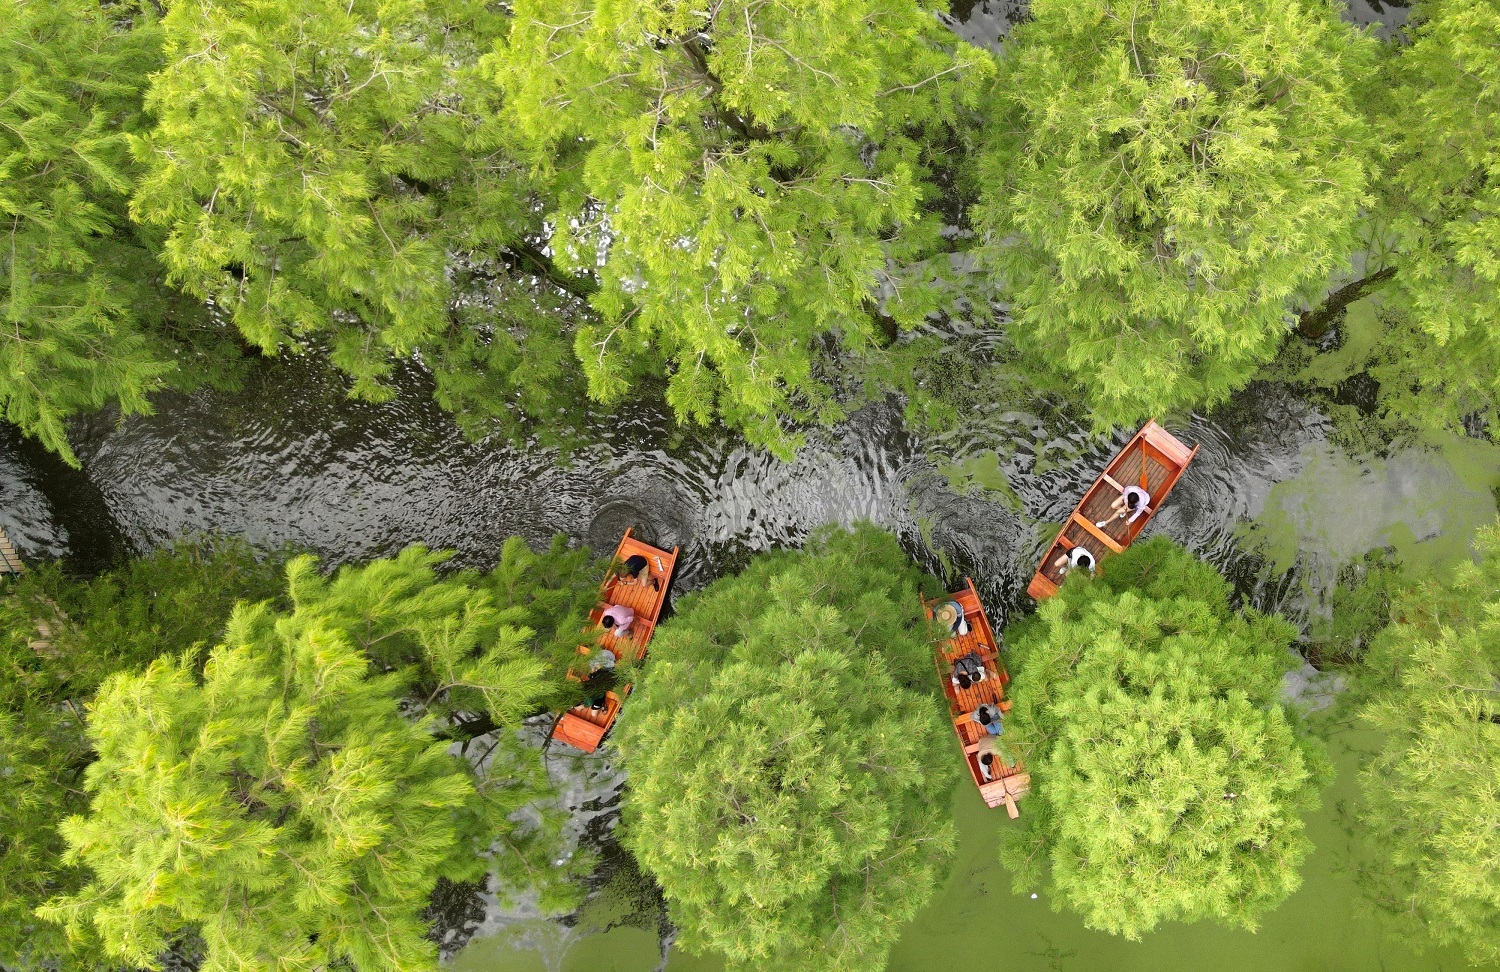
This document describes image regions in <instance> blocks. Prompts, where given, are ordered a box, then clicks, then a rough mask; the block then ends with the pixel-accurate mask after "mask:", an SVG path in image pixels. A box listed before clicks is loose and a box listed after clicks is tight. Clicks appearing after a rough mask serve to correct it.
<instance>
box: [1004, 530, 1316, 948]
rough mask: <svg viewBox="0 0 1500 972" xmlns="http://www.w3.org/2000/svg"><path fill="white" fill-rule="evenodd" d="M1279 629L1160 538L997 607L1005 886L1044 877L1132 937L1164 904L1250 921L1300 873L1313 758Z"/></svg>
mask: <svg viewBox="0 0 1500 972" xmlns="http://www.w3.org/2000/svg"><path fill="white" fill-rule="evenodd" d="M1292 636H1293V631H1292V628H1291V626H1290V625H1289V624H1287V623H1286V622H1285V621H1283V620H1281V619H1279V618H1275V617H1269V616H1266V615H1262V614H1257V613H1255V612H1253V611H1243V612H1234V611H1231V610H1230V608H1229V586H1228V584H1226V583H1225V582H1224V579H1223V578H1222V577H1220V576H1219V574H1218V572H1217V571H1215V570H1214V569H1213V568H1212V567H1211V566H1209V565H1207V564H1203V563H1201V562H1199V561H1198V560H1196V559H1195V558H1194V557H1193V556H1192V555H1191V554H1189V553H1188V552H1187V551H1185V550H1183V549H1182V548H1180V547H1177V546H1175V545H1173V544H1172V543H1171V542H1170V541H1168V540H1166V539H1165V538H1157V539H1153V540H1150V541H1147V542H1145V543H1141V544H1136V545H1135V546H1133V547H1132V548H1131V549H1130V550H1128V551H1126V552H1125V553H1123V554H1120V555H1118V556H1116V557H1114V558H1112V559H1111V560H1110V561H1109V563H1108V564H1107V570H1105V571H1104V572H1103V573H1102V574H1101V576H1100V577H1099V578H1098V579H1097V580H1094V581H1088V580H1086V579H1082V578H1079V577H1076V576H1075V577H1074V578H1070V579H1069V581H1068V583H1066V584H1064V585H1063V588H1062V591H1061V592H1060V593H1059V594H1058V595H1057V596H1055V597H1053V598H1051V599H1049V600H1048V601H1046V602H1044V603H1043V604H1042V605H1041V607H1040V609H1039V610H1038V613H1037V614H1036V615H1034V616H1033V617H1031V618H1028V619H1026V620H1024V621H1021V622H1019V623H1017V624H1015V625H1013V626H1012V627H1011V629H1010V630H1009V631H1007V633H1006V640H1007V641H1008V642H1009V644H1010V646H1011V648H1010V651H1011V663H1010V667H1011V670H1012V672H1013V673H1014V674H1015V686H1016V687H1015V690H1014V692H1013V695H1012V700H1013V703H1014V708H1013V709H1012V710H1011V714H1010V723H1009V725H1010V726H1014V727H1015V728H1016V729H1017V730H1018V731H1019V733H1020V735H1021V738H1023V739H1026V740H1029V741H1030V744H1031V751H1030V753H1029V755H1028V756H1027V765H1028V766H1029V768H1030V770H1031V777H1032V796H1031V797H1030V799H1029V800H1028V801H1027V811H1028V812H1027V813H1026V815H1025V818H1024V821H1023V823H1024V827H1021V828H1011V829H1007V830H1006V831H1005V832H1004V836H1003V838H1002V845H1001V857H1002V859H1003V860H1004V861H1005V862H1006V864H1007V866H1008V867H1010V868H1011V870H1012V872H1013V873H1014V874H1015V875H1016V886H1017V888H1018V889H1031V888H1036V887H1040V886H1042V885H1043V884H1044V883H1050V885H1051V889H1052V892H1053V894H1054V895H1055V906H1056V907H1059V908H1061V907H1062V906H1063V905H1067V906H1068V907H1070V908H1072V909H1073V910H1075V911H1077V912H1079V913H1080V914H1082V915H1083V917H1084V922H1085V923H1086V924H1087V925H1088V926H1089V927H1091V928H1098V929H1101V930H1104V931H1108V932H1111V933H1112V934H1118V935H1124V936H1126V937H1127V938H1130V939H1137V938H1139V937H1140V936H1141V935H1142V934H1143V933H1145V932H1149V931H1151V930H1152V929H1154V928H1155V927H1156V926H1157V925H1158V924H1160V923H1161V922H1162V921H1167V920H1180V921H1196V920H1198V919H1202V918H1210V917H1211V918H1215V919H1217V920H1219V921H1222V922H1225V923H1227V924H1231V925H1238V926H1241V927H1245V928H1250V929H1252V930H1253V929H1254V928H1255V924H1256V920H1257V919H1258V918H1259V916H1260V915H1262V914H1264V913H1265V912H1267V911H1269V910H1270V909H1272V908H1274V907H1276V905H1278V904H1279V903H1281V902H1282V901H1283V900H1285V898H1286V897H1287V895H1289V894H1291V893H1292V891H1294V890H1295V889H1296V888H1297V885H1298V884H1299V882H1300V878H1299V876H1298V868H1299V867H1300V865H1301V864H1302V861H1303V859H1304V858H1306V856H1307V853H1308V851H1309V850H1310V849H1311V844H1310V843H1309V842H1308V840H1307V838H1306V837H1305V836H1304V834H1303V824H1302V820H1301V815H1302V814H1303V813H1305V812H1306V811H1308V810H1310V809H1312V808H1313V807H1314V806H1316V804H1317V795H1318V790H1319V788H1320V784H1321V782H1322V779H1321V778H1322V777H1323V776H1324V775H1325V767H1326V766H1327V765H1328V764H1327V761H1326V758H1325V757H1324V756H1323V754H1322V751H1321V749H1320V748H1319V747H1316V746H1315V745H1314V744H1312V743H1311V742H1310V741H1307V740H1302V739H1299V738H1298V736H1297V734H1296V733H1295V732H1294V730H1293V726H1292V722H1291V719H1290V718H1289V717H1288V716H1287V714H1286V713H1285V712H1284V711H1283V709H1282V707H1281V705H1280V703H1279V700H1278V690H1279V686H1280V679H1281V675H1282V674H1283V673H1284V672H1285V671H1286V670H1287V669H1288V668H1289V667H1290V662H1291V659H1290V655H1289V653H1288V650H1287V649H1288V646H1289V644H1290V642H1291V639H1292ZM1007 731H1009V726H1008V727H1007Z"/></svg>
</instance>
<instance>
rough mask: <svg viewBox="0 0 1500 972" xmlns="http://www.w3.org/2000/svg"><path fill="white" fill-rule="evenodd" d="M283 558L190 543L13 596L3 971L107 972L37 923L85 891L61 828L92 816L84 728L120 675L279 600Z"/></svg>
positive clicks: (0, 736)
mask: <svg viewBox="0 0 1500 972" xmlns="http://www.w3.org/2000/svg"><path fill="white" fill-rule="evenodd" d="M280 562H281V561H280V558H276V557H267V558H259V557H257V556H256V554H255V552H254V551H253V550H251V549H250V548H249V547H248V546H246V545H245V544H243V543H237V542H232V541H228V540H222V539H220V540H214V541H206V540H205V541H195V542H184V543H181V544H178V545H176V546H174V547H172V548H169V549H165V550H159V551H156V552H155V553H152V554H151V555H149V556H147V557H142V558H140V559H139V560H135V561H131V562H130V563H128V564H126V565H124V566H122V567H120V568H118V569H115V570H112V571H109V572H107V573H105V574H102V575H100V576H98V577H95V578H91V579H88V580H79V579H76V578H73V577H70V576H68V575H67V574H65V573H64V572H63V571H62V570H61V569H60V568H59V567H58V566H57V565H56V564H37V565H33V566H34V569H32V570H31V571H28V572H27V573H26V574H25V575H22V576H21V577H18V578H11V579H9V580H7V581H5V582H4V583H3V585H0V780H4V784H3V788H4V789H3V792H4V797H5V798H4V799H3V800H0V966H4V967H5V968H7V969H16V970H23V969H28V970H29V969H43V968H45V969H62V970H69V972H72V970H77V972H84V970H97V969H99V968H101V967H104V966H106V965H108V964H109V960H108V958H107V957H106V956H105V954H104V952H103V950H102V948H101V947H100V943H99V941H98V939H97V937H95V936H93V935H89V934H84V935H79V936H73V937H72V938H71V940H70V937H69V936H66V935H65V934H64V932H63V930H62V929H61V928H58V927H57V926H55V925H52V924H50V923H48V922H44V921H42V920H40V919H39V918H37V917H36V915H35V914H34V913H33V912H34V910H35V909H36V908H37V906H38V905H41V904H43V903H44V902H45V901H46V900H47V899H48V898H51V897H54V896H56V895H59V894H65V893H69V892H71V891H76V890H77V889H78V888H79V887H81V886H82V885H83V883H84V881H85V872H84V871H83V870H82V869H79V868H75V867H70V866H68V865H67V864H66V863H65V862H64V861H63V853H64V851H65V849H66V845H65V844H64V842H63V839H62V837H61V836H60V835H59V834H58V832H57V828H58V825H59V824H60V823H61V822H62V821H63V820H64V819H65V818H66V817H67V816H68V815H70V814H76V813H80V812H82V811H83V810H85V809H86V808H87V804H88V800H87V797H86V795H85V794H84V793H83V792H82V780H83V774H84V771H85V770H86V769H87V768H88V766H89V764H90V762H91V761H92V760H93V758H94V753H93V749H92V746H91V745H90V743H89V740H88V737H87V734H86V733H85V726H84V718H85V714H86V711H87V707H88V704H89V702H90V701H91V700H92V699H93V697H94V695H95V693H96V692H97V691H98V689H99V686H100V685H101V684H102V683H103V682H105V681H106V680H107V679H108V678H109V677H110V676H111V675H113V674H114V673H116V672H120V671H129V670H133V669H136V668H138V667H140V666H143V665H146V664H149V663H150V662H151V661H152V660H153V659H155V658H157V657H159V656H161V655H163V654H166V655H173V656H175V655H177V654H178V653H180V652H183V651H186V650H188V649H190V648H192V646H194V645H195V644H199V643H202V642H207V641H213V640H216V639H218V638H219V636H220V635H221V634H222V633H223V630H224V623H225V621H226V620H227V619H228V617H229V614H230V612H231V610H232V609H233V608H234V605H235V603H236V602H237V601H238V600H240V599H249V600H256V601H258V600H262V599H268V598H274V597H275V596H276V595H277V592H278V590H284V585H283V584H282V583H281V571H280V566H279V565H280Z"/></svg>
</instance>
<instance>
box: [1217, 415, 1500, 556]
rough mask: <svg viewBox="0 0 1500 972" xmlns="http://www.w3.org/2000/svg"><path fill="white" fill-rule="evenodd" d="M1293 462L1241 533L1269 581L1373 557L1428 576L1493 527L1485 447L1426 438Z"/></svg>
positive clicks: (1494, 457)
mask: <svg viewBox="0 0 1500 972" xmlns="http://www.w3.org/2000/svg"><path fill="white" fill-rule="evenodd" d="M1301 459H1302V463H1301V467H1302V468H1301V471H1300V472H1298V473H1297V475H1295V476H1293V477H1292V478H1290V479H1287V480H1284V481H1282V482H1280V483H1277V484H1276V485H1275V486H1274V487H1273V488H1272V489H1271V492H1270V495H1269V496H1268V497H1267V499H1266V503H1265V507H1264V509H1263V510H1262V511H1261V513H1260V514H1259V515H1258V516H1256V517H1255V519H1254V520H1253V521H1251V522H1250V523H1249V524H1247V525H1245V526H1243V527H1242V528H1241V535H1242V536H1243V537H1244V539H1245V540H1246V541H1248V543H1249V544H1250V545H1251V546H1252V547H1254V548H1255V549H1257V550H1258V551H1259V552H1260V553H1261V554H1262V555H1263V556H1265V557H1266V559H1267V560H1268V561H1269V562H1270V564H1271V566H1272V569H1273V570H1274V571H1275V572H1276V573H1286V572H1287V571H1289V570H1291V569H1292V568H1293V567H1294V566H1297V565H1298V564H1299V563H1303V564H1304V565H1306V563H1307V562H1309V561H1310V562H1312V563H1314V564H1318V565H1321V566H1322V567H1323V568H1325V569H1328V568H1331V569H1333V570H1335V571H1336V570H1337V569H1338V568H1339V567H1341V566H1343V565H1345V564H1349V563H1352V562H1354V561H1357V560H1359V559H1360V558H1362V557H1363V556H1364V555H1365V554H1366V553H1368V552H1370V551H1372V550H1379V549H1388V550H1390V551H1391V552H1392V553H1393V554H1394V555H1395V557H1396V558H1397V559H1398V560H1400V561H1401V562H1402V563H1403V565H1405V566H1406V567H1407V568H1408V569H1412V570H1416V571H1426V570H1430V569H1431V568H1433V567H1436V566H1441V565H1445V564H1451V563H1456V562H1457V561H1459V560H1461V559H1465V558H1467V557H1470V556H1472V548H1471V541H1472V537H1473V535H1474V532H1475V530H1477V529H1478V528H1479V527H1480V526H1483V525H1484V524H1486V523H1489V522H1491V521H1492V520H1493V519H1494V518H1495V512H1496V493H1495V489H1496V487H1497V486H1500V445H1496V444H1494V443H1490V442H1483V441H1480V440H1477V439H1472V438H1467V437H1465V436H1460V435H1453V434H1444V433H1437V432H1429V433H1426V434H1425V435H1423V436H1421V437H1419V438H1418V439H1417V440H1416V441H1414V442H1411V443H1409V444H1406V445H1402V446H1399V447H1397V448H1394V449H1392V450H1390V451H1389V453H1388V454H1386V455H1376V454H1366V455H1362V456H1351V455H1349V454H1347V453H1345V452H1343V451H1341V450H1338V449H1336V448H1335V447H1333V446H1330V445H1328V444H1326V443H1310V444H1309V445H1307V446H1305V447H1304V448H1303V452H1302V456H1301Z"/></svg>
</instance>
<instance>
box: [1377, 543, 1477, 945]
mask: <svg viewBox="0 0 1500 972" xmlns="http://www.w3.org/2000/svg"><path fill="white" fill-rule="evenodd" d="M1477 546H1478V549H1479V554H1480V558H1479V562H1478V563H1464V564H1460V565H1459V566H1458V567H1457V568H1455V569H1454V571H1453V572H1452V574H1451V575H1450V576H1446V577H1443V578H1440V579H1429V580H1426V581H1424V582H1422V583H1421V584H1418V585H1415V586H1413V587H1412V588H1410V589H1409V590H1407V591H1406V592H1404V593H1403V594H1402V595H1400V596H1398V597H1397V598H1396V600H1395V603H1394V604H1393V605H1392V615H1393V617H1394V619H1395V620H1394V623H1393V624H1391V626H1390V627H1388V628H1387V629H1386V630H1385V631H1383V632H1382V633H1381V634H1380V635H1379V636H1377V637H1376V638H1375V640H1374V642H1373V643H1372V645H1371V647H1370V649H1369V653H1368V655H1367V657H1366V665H1367V669H1368V674H1369V678H1370V679H1371V681H1372V683H1373V684H1372V685H1371V688H1372V690H1373V696H1374V697H1373V698H1372V700H1371V701H1370V702H1369V703H1368V704H1367V705H1366V706H1365V707H1364V708H1363V709H1362V710H1361V715H1362V717H1363V720H1364V722H1365V723H1366V724H1367V725H1370V726H1373V727H1374V728H1376V729H1378V730H1380V731H1381V732H1382V733H1383V734H1384V741H1383V743H1382V745H1381V749H1380V752H1379V753H1378V755H1376V757H1375V759H1374V760H1373V761H1372V762H1371V763H1370V764H1369V766H1367V767H1366V769H1365V771H1364V773H1363V774H1362V775H1361V783H1362V785H1363V788H1364V795H1365V806H1364V808H1363V810H1362V812H1361V814H1360V816H1361V819H1362V820H1363V821H1364V823H1365V825H1366V826H1367V827H1368V828H1369V830H1368V834H1369V839H1370V843H1371V846H1372V847H1374V848H1375V849H1376V851H1377V853H1376V854H1375V855H1373V856H1374V857H1375V859H1377V860H1382V861H1383V863H1382V864H1379V865H1375V866H1372V867H1370V868H1369V869H1368V870H1367V871H1366V873H1365V875H1364V876H1365V878H1366V879H1367V880H1368V881H1369V882H1370V884H1371V893H1372V896H1373V897H1374V899H1375V900H1376V902H1377V903H1378V904H1379V905H1380V906H1381V907H1382V909H1384V910H1385V911H1387V912H1388V913H1389V914H1391V915H1392V916H1393V917H1394V918H1395V919H1396V921H1397V922H1399V923H1400V926H1401V928H1402V930H1403V931H1426V932H1427V933H1429V934H1430V935H1432V936H1433V937H1434V938H1435V939H1437V940H1438V941H1440V942H1445V943H1449V944H1453V945H1457V946H1458V947H1460V948H1462V949H1463V950H1464V951H1465V952H1467V953H1468V955H1469V957H1470V958H1471V959H1473V961H1474V962H1475V963H1476V964H1477V963H1481V962H1494V961H1496V960H1497V959H1500V836H1497V834H1496V833H1495V821H1496V820H1500V782H1497V781H1500V525H1496V526H1492V527H1489V528H1487V529H1485V530H1483V531H1482V532H1481V533H1480V535H1479V538H1478V543H1477ZM1407 940H1408V941H1415V942H1420V941H1421V940H1422V936H1420V935H1410V936H1408V937H1407Z"/></svg>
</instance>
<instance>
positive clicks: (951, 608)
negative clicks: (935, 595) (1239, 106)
mask: <svg viewBox="0 0 1500 972" xmlns="http://www.w3.org/2000/svg"><path fill="white" fill-rule="evenodd" d="M932 617H933V620H935V621H936V622H937V623H938V624H941V625H943V626H944V627H945V628H947V629H948V630H949V631H951V632H953V633H954V634H956V635H966V634H968V633H969V622H968V620H967V619H966V618H965V617H964V610H963V608H961V607H959V606H958V602H957V601H944V602H943V603H942V604H939V605H938V606H937V610H935V611H933V612H932Z"/></svg>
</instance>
